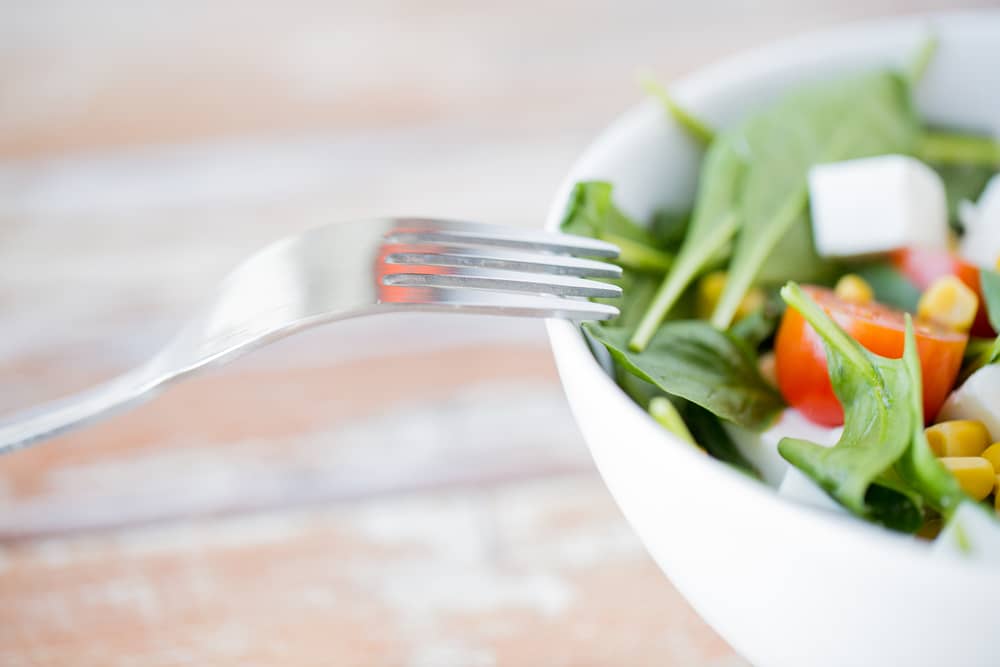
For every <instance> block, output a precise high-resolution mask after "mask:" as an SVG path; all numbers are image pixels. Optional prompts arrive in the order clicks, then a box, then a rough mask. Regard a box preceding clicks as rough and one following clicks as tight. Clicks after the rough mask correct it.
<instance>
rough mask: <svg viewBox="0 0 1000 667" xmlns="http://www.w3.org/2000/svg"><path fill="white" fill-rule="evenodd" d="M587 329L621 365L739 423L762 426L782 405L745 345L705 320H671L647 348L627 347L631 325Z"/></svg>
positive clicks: (589, 326)
mask: <svg viewBox="0 0 1000 667" xmlns="http://www.w3.org/2000/svg"><path fill="white" fill-rule="evenodd" d="M584 328H585V329H586V331H587V333H588V334H589V335H590V336H592V337H593V338H594V339H596V340H597V341H599V342H601V343H602V344H604V346H605V347H607V348H608V351H609V352H610V353H611V356H612V357H613V358H614V360H615V361H616V362H617V363H618V364H619V365H621V367H622V368H623V369H625V370H627V371H628V372H630V373H633V374H635V375H637V376H638V377H640V378H641V379H643V380H646V381H647V382H650V383H652V384H654V385H656V386H657V387H659V388H660V389H661V390H662V391H663V392H665V393H667V394H670V395H671V396H678V397H680V398H684V399H687V400H688V401H691V402H692V403H696V404H697V405H700V406H702V407H703V408H705V409H706V410H709V411H710V412H712V413H713V414H715V415H718V416H719V417H721V418H723V419H726V420H728V421H731V422H734V423H736V424H739V425H740V426H745V427H747V428H751V429H756V430H762V429H764V428H766V427H767V426H768V425H769V424H770V422H771V421H772V419H773V417H774V416H775V415H776V414H777V413H778V411H780V410H781V408H782V407H783V406H784V404H783V402H782V400H781V396H780V395H779V394H778V392H777V391H776V390H775V389H774V388H772V387H771V386H770V385H769V384H768V383H767V382H766V381H765V380H764V378H763V377H761V375H760V372H759V371H758V370H757V365H756V363H755V361H754V358H753V356H752V355H751V354H749V353H748V352H747V350H746V348H745V347H744V346H743V345H741V344H740V343H739V342H738V341H737V340H736V339H734V338H733V337H732V336H731V335H729V334H728V333H726V332H724V331H719V330H718V329H715V328H714V327H712V326H711V325H710V324H708V323H707V322H701V321H697V320H681V321H675V322H668V323H667V324H665V325H663V326H662V327H661V328H660V330H659V331H657V333H656V336H655V337H654V338H653V340H652V342H651V344H650V345H649V347H648V348H647V349H646V350H645V351H643V352H632V351H630V350H629V349H628V338H629V334H630V332H629V330H627V329H621V328H610V327H601V326H600V325H596V324H593V323H590V322H588V323H586V324H584Z"/></svg>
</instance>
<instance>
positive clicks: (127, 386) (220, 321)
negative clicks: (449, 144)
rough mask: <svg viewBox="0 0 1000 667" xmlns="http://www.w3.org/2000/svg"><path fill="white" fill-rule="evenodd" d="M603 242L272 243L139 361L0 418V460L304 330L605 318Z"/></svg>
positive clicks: (325, 231) (464, 226) (345, 235)
mask: <svg viewBox="0 0 1000 667" xmlns="http://www.w3.org/2000/svg"><path fill="white" fill-rule="evenodd" d="M617 254H618V249H617V248H616V247H615V246H613V245H611V244H609V243H604V242H603V241H596V240H593V239H589V238H583V237H578V236H570V235H566V234H556V233H550V232H544V231H539V230H521V229H510V228H506V227H495V226H492V225H477V224H470V223H465V222H453V221H446V220H431V219H423V218H392V219H383V220H369V221H364V222H353V223H344V224H332V225H326V226H323V227H318V228H316V229H312V230H310V231H307V232H304V233H302V234H299V235H296V236H290V237H288V238H285V239H282V240H280V241H277V242H275V243H272V244H271V245H269V246H267V247H266V248H264V249H263V250H261V251H259V252H257V253H256V254H255V255H252V256H251V257H250V258H249V259H247V260H245V261H244V262H243V263H242V264H240V265H239V266H237V267H236V269H235V270H234V271H233V272H232V273H230V274H229V275H228V276H227V277H226V278H225V279H224V280H223V282H222V285H221V286H220V288H219V291H218V292H217V293H216V294H215V296H214V298H213V299H212V300H211V302H210V303H209V304H208V305H207V307H206V308H205V309H204V310H203V311H202V312H201V314H200V315H199V316H197V317H195V318H194V319H193V320H191V321H190V322H189V323H188V324H187V326H185V327H184V328H183V329H181V331H180V332H179V333H178V334H177V335H176V336H174V338H173V339H171V341H170V342H169V343H167V345H166V346H165V347H164V348H163V349H162V350H160V352H159V353H158V354H156V355H155V356H154V357H153V358H152V359H150V360H149V361H148V362H147V363H145V364H143V365H142V366H139V367H138V368H136V369H134V370H132V371H129V372H127V373H125V374H124V375H121V376H119V377H117V378H115V379H113V380H111V381H109V382H107V383H105V384H102V385H99V386H97V387H94V388H92V389H90V390H87V391H85V392H83V393H80V394H76V395H73V396H69V397H67V398H64V399H61V400H58V401H55V402H53V403H49V404H46V405H42V406H40V407H38V408H35V409H34V410H30V411H28V412H26V413H23V414H20V415H15V416H14V417H12V418H10V419H7V420H4V421H2V422H0V454H4V453H7V452H11V451H14V450H16V449H20V448H22V447H26V446H28V445H30V444H32V443H35V442H38V441H40V440H43V439H45V438H49V437H51V436H54V435H56V434H58V433H61V432H63V431H66V430H69V429H71V428H75V427H77V426H81V425H83V424H86V423H87V422H90V421H92V420H94V419H96V418H98V417H101V416H105V415H107V414H109V413H111V412H114V411H117V410H121V409H123V408H125V407H127V406H130V405H134V404H135V403H137V402H139V401H140V400H142V399H146V398H150V397H152V396H153V395H154V394H155V392H156V390H157V389H159V388H161V387H163V386H164V385H165V384H166V383H168V382H170V381H173V380H177V379H179V378H181V377H184V376H186V375H188V374H190V373H193V372H195V371H197V370H199V369H202V368H205V367H206V366H208V365H210V364H221V363H224V362H226V361H229V360H231V359H233V358H235V357H237V356H239V355H241V354H243V353H245V352H248V351H250V350H253V349H255V348H258V347H261V346H263V345H266V344H268V343H271V342H273V341H275V340H278V339H280V338H283V337H285V336H288V335H290V334H293V333H295V332H297V331H301V330H303V329H306V328H308V327H312V326H315V325H317V324H323V323H326V322H333V321H335V320H341V319H346V318H349V317H358V316H362V315H374V314H377V313H386V312H398V311H413V310H417V311H441V312H468V313H485V314H495V315H518V316H526V317H563V318H569V319H577V320H603V319H609V318H612V317H614V316H616V315H617V314H618V309H617V308H615V307H613V306H610V305H607V304H602V303H595V302H592V301H587V300H586V298H588V297H609V298H612V297H617V296H620V295H621V290H620V289H619V288H618V287H616V286H614V285H611V284H608V283H602V282H597V281H594V280H587V279H586V278H585V277H587V276H589V277H593V278H615V277H618V276H620V275H621V269H620V268H619V267H617V266H615V265H613V264H608V263H605V262H601V261H597V260H594V259H589V258H590V257H616V256H617Z"/></svg>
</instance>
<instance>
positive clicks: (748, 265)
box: [712, 187, 809, 329]
mask: <svg viewBox="0 0 1000 667" xmlns="http://www.w3.org/2000/svg"><path fill="white" fill-rule="evenodd" d="M808 201H809V198H808V193H807V191H806V188H805V187H803V188H802V189H801V190H800V191H798V192H797V193H796V194H795V195H794V196H793V197H791V198H790V199H789V200H788V201H787V202H786V203H785V205H784V206H782V207H781V208H780V209H779V210H778V212H777V213H776V214H775V216H774V219H773V220H772V221H771V222H770V223H769V224H768V225H767V227H766V228H765V232H764V233H763V234H760V235H758V236H756V237H755V238H752V239H751V240H752V241H753V245H752V246H750V247H749V248H747V250H748V252H745V253H741V252H739V251H740V248H737V252H736V253H735V258H734V261H733V263H732V265H731V266H730V267H729V276H728V277H727V279H726V286H725V288H724V289H723V291H722V296H720V297H719V303H718V304H717V305H716V306H715V312H713V313H712V326H714V327H715V328H717V329H728V328H729V325H730V324H732V322H733V318H734V317H735V316H736V311H737V310H739V308H740V302H741V301H743V296H744V295H745V294H746V293H747V291H748V290H749V289H750V287H751V285H753V281H754V278H756V277H757V274H758V273H760V269H761V267H762V266H763V265H764V263H765V262H766V261H767V259H768V256H769V255H770V254H771V251H772V250H774V247H775V246H776V245H778V241H780V240H781V238H782V237H783V236H784V235H785V233H786V232H787V231H788V229H789V228H790V227H791V226H792V224H793V223H794V222H795V221H796V220H797V219H798V217H799V214H800V213H802V210H803V209H804V208H805V207H806V204H807V203H808ZM745 233H746V232H744V234H745ZM744 240H746V239H741V242H740V246H741V247H742V246H743V241H744Z"/></svg>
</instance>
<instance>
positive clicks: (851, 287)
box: [833, 273, 875, 304]
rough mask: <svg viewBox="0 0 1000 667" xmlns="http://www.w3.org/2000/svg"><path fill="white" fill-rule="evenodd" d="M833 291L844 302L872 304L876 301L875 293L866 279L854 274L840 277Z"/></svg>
mask: <svg viewBox="0 0 1000 667" xmlns="http://www.w3.org/2000/svg"><path fill="white" fill-rule="evenodd" d="M833 291H834V292H835V293H836V294H837V296H838V297H840V298H841V299H843V300H844V301H850V302H851V303H862V304H863V303H871V302H872V301H874V300H875V292H873V291H872V286H871V285H869V284H868V283H867V282H866V281H865V279H864V278H862V277H861V276H859V275H856V274H854V273H848V274H846V275H844V276H841V277H840V280H838V281H837V286H836V287H834V288H833Z"/></svg>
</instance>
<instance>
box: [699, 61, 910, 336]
mask: <svg viewBox="0 0 1000 667" xmlns="http://www.w3.org/2000/svg"><path fill="white" fill-rule="evenodd" d="M919 132H920V126H919V122H918V120H917V117H916V114H915V113H914V111H913V105H912V102H911V100H910V90H909V86H908V84H907V82H906V80H905V79H903V78H902V77H901V76H899V75H898V74H896V73H893V72H876V73H873V74H867V75H863V76H860V77H856V78H852V79H847V80H843V81H841V82H839V83H827V84H824V85H822V86H819V87H810V88H805V89H802V90H801V91H799V92H798V93H797V94H794V95H791V96H789V97H788V98H786V99H785V100H784V101H783V102H782V103H780V104H778V105H777V106H776V107H774V108H773V109H771V110H770V111H769V112H767V113H764V114H760V115H758V116H757V117H755V118H752V119H750V121H749V122H748V123H747V124H746V125H745V126H744V128H743V129H742V131H741V133H742V137H743V140H744V142H745V145H746V146H747V148H748V151H749V152H750V156H751V157H750V160H751V166H750V168H749V169H748V171H747V177H746V181H745V183H744V187H743V193H742V197H741V204H742V206H741V213H742V221H743V226H742V229H741V231H740V236H739V239H738V240H737V243H736V248H735V250H734V252H733V260H732V263H731V265H730V268H729V280H728V281H727V282H726V289H725V290H724V291H723V294H722V296H721V297H720V299H719V304H718V306H717V307H716V309H715V313H714V314H713V315H712V323H713V324H715V325H716V326H717V327H726V326H728V325H729V323H730V322H731V321H732V319H733V316H734V315H735V313H736V310H737V308H738V307H739V304H740V301H741V300H742V299H743V295H744V294H746V292H747V290H748V289H749V288H750V286H751V285H752V284H753V283H754V281H755V280H756V279H757V278H758V276H759V274H760V273H761V269H762V268H763V267H764V266H765V265H766V264H772V266H771V267H770V268H771V271H770V276H769V277H770V278H772V279H775V278H778V279H781V280H811V279H812V276H810V275H806V273H805V269H807V268H808V267H815V268H816V269H820V268H824V262H822V261H821V260H820V259H819V257H818V256H817V255H816V251H815V249H814V247H813V244H812V236H811V229H810V224H809V219H808V216H807V211H806V203H807V187H806V174H807V172H808V171H809V168H810V167H811V166H812V165H814V164H817V163H820V162H836V161H840V160H847V159H853V158H862V157H869V156H873V155H882V154H886V153H912V152H913V151H914V150H915V148H916V145H917V141H918V138H919ZM793 240H794V241H797V242H796V243H795V245H794V246H792V247H790V246H789V244H790V243H791V241H793ZM776 249H778V252H775V251H776ZM787 260H795V262H794V264H792V263H788V264H787V266H781V267H780V270H776V269H777V268H778V267H776V266H774V265H775V264H778V263H781V262H784V261H787Z"/></svg>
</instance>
